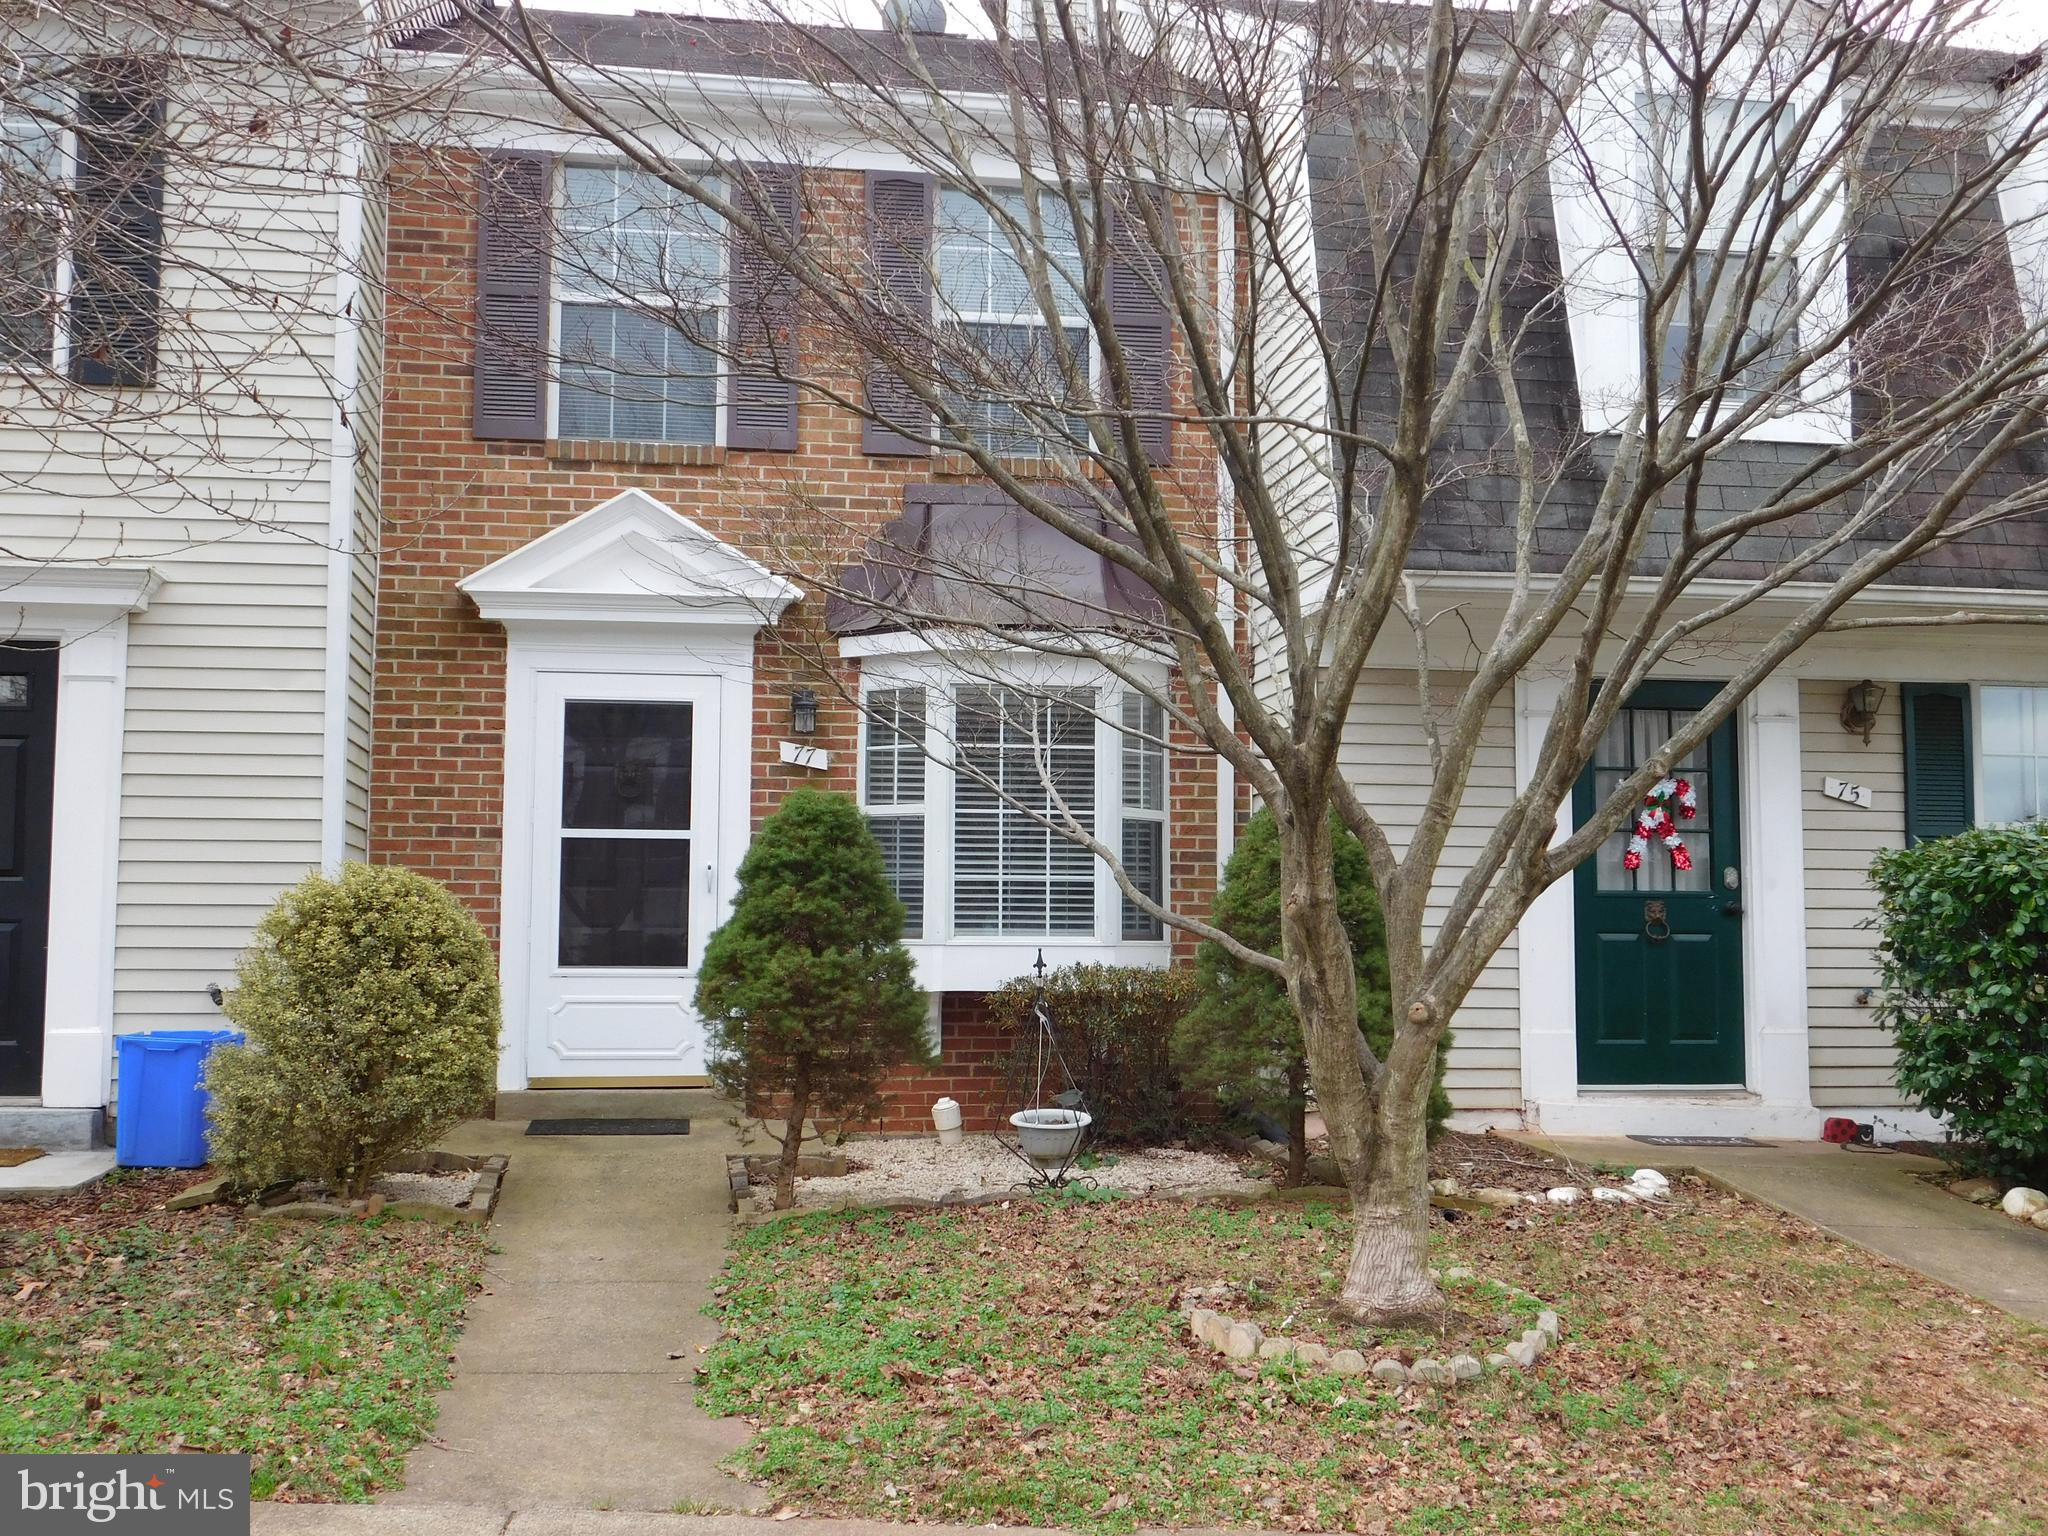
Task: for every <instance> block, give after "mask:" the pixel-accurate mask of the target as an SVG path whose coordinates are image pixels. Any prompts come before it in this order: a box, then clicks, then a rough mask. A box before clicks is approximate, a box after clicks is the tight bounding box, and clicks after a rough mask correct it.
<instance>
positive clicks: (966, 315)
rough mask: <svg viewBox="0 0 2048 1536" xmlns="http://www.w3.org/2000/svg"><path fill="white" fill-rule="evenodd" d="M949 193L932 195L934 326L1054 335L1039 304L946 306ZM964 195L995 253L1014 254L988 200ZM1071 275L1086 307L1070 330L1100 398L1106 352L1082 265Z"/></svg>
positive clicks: (1030, 453)
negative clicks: (1084, 288) (943, 266)
mask: <svg viewBox="0 0 2048 1536" xmlns="http://www.w3.org/2000/svg"><path fill="white" fill-rule="evenodd" d="M986 190H987V192H988V193H989V194H993V195H998V196H1000V195H1001V194H1003V193H1006V192H1016V193H1018V194H1019V195H1020V196H1021V195H1022V193H1023V190H1024V189H1023V186H1022V184H1021V183H1019V184H1017V185H1014V186H1012V185H1007V184H1006V185H1000V186H993V187H990V188H988V189H986ZM946 194H947V189H946V188H944V187H940V188H938V189H937V190H936V191H935V192H934V193H933V195H932V274H933V276H932V324H933V326H934V327H944V326H947V325H960V326H969V325H994V326H1008V327H1015V328H1022V327H1025V326H1029V327H1031V328H1033V329H1035V330H1039V331H1046V332H1050V330H1051V329H1052V327H1050V326H1048V325H1047V324H1046V321H1045V313H1044V311H1042V310H1040V309H1038V308H1037V307H1036V305H1035V304H1033V305H1032V306H1031V307H1030V308H1029V309H1028V310H1027V309H1018V310H996V309H981V310H967V309H955V308H953V307H952V306H950V305H949V304H947V303H946V301H945V299H944V297H943V296H942V295H941V293H940V285H939V282H938V267H939V242H940V238H941V231H942V230H943V229H944V228H945V214H944V209H945V203H946ZM963 195H965V196H967V197H968V200H969V202H970V203H972V204H973V206H974V207H976V208H978V209H980V210H981V211H982V213H983V215H984V217H986V218H987V219H988V222H989V231H988V238H989V240H990V242H991V244H992V246H993V248H994V249H995V250H996V251H997V252H998V254H999V255H1005V256H1006V255H1008V254H1010V250H1011V248H1010V245H1009V241H1008V237H1007V235H1005V234H1004V233H1003V231H1002V230H1001V229H999V228H998V227H997V225H996V221H995V216H994V214H992V213H990V212H989V211H988V206H987V204H986V203H985V202H984V201H982V200H981V199H980V198H976V197H974V196H972V195H971V194H963ZM1039 196H1040V200H1041V205H1043V204H1044V203H1047V202H1057V203H1058V204H1059V205H1060V206H1062V207H1064V206H1065V202H1064V197H1063V195H1062V194H1061V193H1060V192H1058V191H1057V190H1055V189H1046V190H1044V191H1041V192H1040V194H1039ZM1081 237H1082V231H1081V230H1079V229H1078V228H1077V229H1076V230H1075V231H1074V250H1075V258H1074V259H1075V261H1076V263H1078V262H1079V260H1080V250H1081ZM1068 275H1069V276H1070V277H1071V278H1072V279H1073V282H1072V287H1073V290H1074V294H1075V298H1076V302H1077V303H1080V304H1081V306H1082V308H1081V313H1080V314H1078V315H1076V316H1075V317H1074V321H1073V325H1072V326H1071V327H1069V328H1070V329H1078V330H1079V331H1081V333H1082V340H1081V345H1082V346H1083V347H1084V348H1086V349H1087V355H1088V388H1089V390H1090V392H1091V393H1094V394H1097V395H1099V394H1100V393H1101V389H1102V374H1103V360H1102V349H1101V348H1100V347H1099V346H1098V345H1097V344H1096V336H1095V326H1094V324H1093V322H1092V321H1090V319H1089V318H1088V312H1087V307H1086V301H1085V299H1084V298H1083V297H1082V296H1081V289H1080V277H1081V273H1080V271H1079V268H1078V266H1077V267H1076V268H1075V270H1074V271H1072V272H1071V273H1070V274H1068ZM1053 276H1054V280H1055V281H1057V280H1058V278H1059V273H1058V272H1057V271H1055V272H1054V274H1053ZM1044 442H1045V440H1044V439H1043V438H1040V439H1039V443H1040V446H1041V448H1042V446H1043V445H1044ZM1049 456H1050V455H1046V454H1044V453H1043V452H1041V451H1040V450H1039V449H1025V450H1021V451H1012V452H1011V453H1009V454H1006V455H1005V457H1009V458H1019V459H1023V458H1033V459H1035V458H1041V457H1049Z"/></svg>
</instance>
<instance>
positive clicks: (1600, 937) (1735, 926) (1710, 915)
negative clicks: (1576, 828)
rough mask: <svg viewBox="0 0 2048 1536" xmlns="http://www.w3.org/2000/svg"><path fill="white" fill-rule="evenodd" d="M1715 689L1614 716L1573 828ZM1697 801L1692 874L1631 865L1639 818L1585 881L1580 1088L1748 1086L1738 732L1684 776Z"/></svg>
mask: <svg viewBox="0 0 2048 1536" xmlns="http://www.w3.org/2000/svg"><path fill="white" fill-rule="evenodd" d="M1713 692H1714V690H1713V689H1712V688H1711V687H1710V686H1704V685H1699V684H1686V683H1654V684H1651V685H1649V686H1648V687H1646V688H1644V689H1643V690H1642V691H1641V692H1639V693H1638V694H1637V695H1636V696H1635V697H1634V698H1633V699H1631V700H1630V701H1629V705H1628V707H1627V708H1626V709H1623V710H1622V711H1621V712H1620V714H1619V715H1617V716H1616V718H1615V720H1614V723H1613V724H1612V725H1611V726H1610V727H1609V728H1608V731H1607V734H1606V736H1605V737H1603V738H1602V739H1601V742H1600V746H1599V750H1598V751H1596V752H1595V753H1594V756H1593V762H1592V765H1591V766H1590V767H1589V768H1588V769H1587V770H1586V773H1585V776H1584V777H1583V778H1581V779H1580V780H1579V784H1578V790H1577V793H1576V795H1575V797H1574V811H1575V817H1574V819H1575V820H1577V821H1580V822H1583V821H1585V820H1586V819H1587V818H1588V817H1589V816H1591V815H1592V813H1593V809H1594V806H1595V805H1596V804H1597V803H1598V801H1599V800H1600V799H1602V798H1604V797H1605V796H1607V795H1608V794H1610V793H1612V792H1613V790H1614V788H1615V786H1616V785H1618V784H1619V783H1621V781H1622V780H1623V779H1624V778H1625V777H1627V775H1628V774H1629V773H1630V772H1631V771H1632V770H1633V769H1635V768H1637V767H1638V766H1640V765H1641V764H1642V763H1643V761H1644V760H1645V759H1646V758H1648V757H1649V755H1650V754H1651V753H1653V752H1655V751H1656V750H1657V748H1658V747H1660V746H1662V745H1663V744H1664V742H1665V741H1666V740H1668V739H1669V737H1670V735H1671V732H1672V730H1673V728H1674V727H1675V726H1677V725H1680V724H1683V722H1684V721H1685V720H1686V719H1687V718H1689V717H1690V715H1691V714H1692V713H1693V711H1694V710H1696V709H1697V708H1698V707H1699V706H1700V705H1701V704H1703V703H1705V702H1706V701H1707V700H1708V699H1710V698H1711V697H1712V696H1713ZM1675 773H1676V775H1677V776H1678V777H1680V778H1683V779H1686V780H1688V781H1689V782H1690V783H1691V784H1692V786H1693V788H1694V790H1695V791H1696V792H1697V794H1698V796H1699V810H1698V813H1697V815H1696V816H1694V817H1693V818H1692V819H1691V820H1685V819H1680V820H1679V822H1678V828H1679V833H1680V835H1681V836H1682V837H1683V838H1684V839H1685V846H1686V851H1687V852H1688V853H1689V854H1690V855H1691V857H1692V861H1693V866H1692V868H1691V869H1690V870H1685V871H1680V870H1677V869H1675V868H1674V867H1673V866H1672V862H1671V854H1670V851H1669V850H1668V849H1666V848H1665V847H1664V845H1663V844H1662V843H1661V842H1660V841H1656V840H1652V841H1651V843H1650V845H1649V847H1648V849H1647V850H1645V851H1644V853H1643V858H1642V866H1641V867H1640V868H1639V869H1635V870H1630V869H1629V868H1627V867H1626V864H1625V858H1626V855H1627V853H1628V840H1629V833H1630V831H1631V830H1632V828H1633V825H1634V823H1633V818H1631V820H1630V822H1629V823H1627V824H1625V825H1624V826H1623V827H1622V829H1621V830H1620V831H1618V832H1616V833H1615V834H1614V835H1613V836H1612V837H1610V838H1608V839H1607V841H1606V842H1605V843H1603V844H1601V846H1600V850H1599V852H1598V853H1596V854H1595V855H1594V856H1593V857H1592V858H1590V859H1588V860H1587V861H1586V862H1585V863H1583V864H1581V865H1580V866H1579V868H1578V871H1577V873H1576V875H1575V876H1574V879H1575V881H1576V882H1577V883H1576V886H1575V888H1574V898H1575V902H1574V904H1575V906H1576V909H1577V915H1578V994H1579V996H1578V1010H1579V1081H1580V1082H1581V1083H1583V1084H1587V1085H1589V1086H1623V1085H1630V1086H1672V1087H1677V1086H1714V1087H1739V1086H1740V1085H1741V1083H1742V921H1741V918H1742V857H1741V837H1740V829H1739V828H1738V826H1737V820H1736V817H1737V810H1736V807H1737V797H1736V786H1735V727H1734V724H1733V722H1732V721H1731V722H1728V723H1724V724H1723V725H1722V726H1721V727H1720V728H1719V729H1718V730H1716V731H1715V732H1714V734H1713V735H1712V736H1711V737H1709V738H1708V739H1707V743H1706V745H1705V746H1704V747H1702V748H1700V749H1699V750H1698V751H1696V752H1695V753H1693V755H1692V756H1690V757H1689V758H1687V759H1686V760H1685V761H1684V762H1683V763H1682V764H1680V765H1679V767H1678V768H1677V769H1676V770H1675Z"/></svg>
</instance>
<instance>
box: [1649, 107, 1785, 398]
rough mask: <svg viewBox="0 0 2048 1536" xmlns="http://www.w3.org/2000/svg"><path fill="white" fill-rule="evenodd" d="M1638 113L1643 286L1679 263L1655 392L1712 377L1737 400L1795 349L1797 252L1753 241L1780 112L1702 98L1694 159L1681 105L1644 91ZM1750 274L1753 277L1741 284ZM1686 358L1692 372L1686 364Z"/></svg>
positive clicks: (1770, 189)
mask: <svg viewBox="0 0 2048 1536" xmlns="http://www.w3.org/2000/svg"><path fill="white" fill-rule="evenodd" d="M1643 115H1644V120H1645V121H1644V133H1643V139H1644V162H1645V172H1646V176H1645V179H1646V180H1647V182H1648V183H1649V185H1650V187H1651V189H1652V192H1651V195H1650V198H1649V200H1648V206H1647V207H1646V208H1645V209H1644V210H1643V217H1644V219H1645V221H1646V224H1647V226H1648V227H1647V229H1646V237H1647V248H1646V250H1645V253H1644V254H1645V258H1646V259H1645V260H1644V263H1643V265H1644V269H1645V271H1646V273H1647V274H1648V275H1649V276H1650V279H1651V282H1652V285H1653V286H1661V283H1662V280H1663V279H1664V277H1665V276H1666V275H1667V274H1669V273H1671V272H1674V271H1677V270H1679V268H1680V267H1681V265H1683V266H1684V267H1685V272H1684V278H1685V280H1684V281H1683V282H1681V283H1680V284H1679V286H1678V290H1677V292H1675V293H1674V294H1673V295H1672V297H1671V302H1670V305H1669V307H1668V309H1667V312H1666V324H1665V327H1664V333H1663V341H1662V347H1661V351H1660V355H1659V357H1658V360H1657V362H1658V367H1657V377H1658V380H1659V382H1660V384H1661V386H1662V389H1663V393H1664V394H1665V396H1666V397H1667V398H1668V397H1671V396H1674V395H1678V394H1680V393H1682V392H1686V391H1688V390H1703V389H1713V388H1716V387H1724V388H1725V398H1726V399H1728V400H1729V401H1730V402H1731V403H1734V404H1741V403H1744V402H1747V401H1748V400H1750V399H1752V398H1754V397H1755V396H1756V395H1757V394H1758V393H1759V392H1760V391H1762V390H1764V389H1765V388H1767V387H1768V386H1769V385H1770V384H1771V382H1772V381H1774V380H1777V379H1778V378H1780V377H1781V376H1782V374H1783V373H1784V371H1785V369H1786V368H1787V366H1788V365H1789V364H1790V363H1791V362H1792V360H1793V358H1794V357H1795V356H1797V354H1798V351H1799V298H1800V290H1799V262H1798V258H1797V255H1796V253H1795V252H1793V251H1789V250H1781V251H1776V252H1772V251H1770V250H1768V249H1766V248H1765V247H1764V245H1763V241H1764V238H1765V237H1764V234H1763V231H1764V230H1765V228H1766V227H1767V226H1768V225H1769V222H1770V214H1771V209H1772V204H1773V201H1774V196H1775V189H1776V186H1777V178H1778V176H1779V171H1780V162H1781V157H1782V154H1783V153H1784V151H1785V150H1786V147H1787V130H1789V128H1790V126H1791V123H1790V120H1789V119H1788V118H1786V117H1784V116H1782V115H1781V116H1780V117H1779V118H1778V119H1777V120H1775V121H1773V120H1771V118H1770V114H1769V109H1768V108H1767V107H1766V106H1764V105H1763V104H1760V103H1757V102H1748V101H1713V102H1708V103H1707V104H1706V107H1705V110H1704V111H1703V112H1702V113H1701V114H1700V120H1699V122H1698V124H1697V128H1698V132H1699V145H1698V149H1699V152H1700V155H1701V157H1702V158H1700V159H1696V158H1695V152H1694V144H1693V130H1694V127H1695V124H1694V123H1693V121H1692V113H1691V110H1690V108H1689V107H1688V106H1687V105H1685V104H1683V103H1680V102H1677V101H1674V100H1672V99H1670V98H1660V97H1656V96H1651V95H1647V94H1646V95H1645V96H1644V98H1643ZM1702 182H1704V183H1706V186H1707V190H1706V192H1705V193H1704V196H1703V195H1702V192H1701V183H1702ZM1696 215H1703V217H1701V218H1700V219H1699V220H1698V222H1700V223H1701V225H1702V228H1703V233H1702V235H1701V237H1700V239H1699V241H1698V243H1697V244H1696V245H1695V247H1694V249H1693V251H1692V253H1691V255H1690V256H1688V255H1687V253H1686V251H1685V249H1684V236H1685V233H1686V231H1687V230H1688V229H1689V228H1690V227H1691V226H1692V224H1693V223H1694V222H1695V216H1696ZM1759 263H1761V264H1762V267H1763V270H1762V271H1761V273H1758V272H1757V271H1756V268H1757V266H1758V264H1759ZM1752 276H1757V277H1758V278H1759V280H1758V281H1757V283H1756V284H1755V291H1754V292H1753V293H1752V292H1751V289H1750V279H1751V277H1752ZM1695 345H1697V347H1698V349H1699V350H1698V355H1697V357H1694V355H1693V349H1694V347H1695ZM1689 366H1690V367H1696V369H1697V372H1696V373H1692V374H1688V367H1689ZM1724 379H1725V381H1726V383H1725V386H1723V380H1724Z"/></svg>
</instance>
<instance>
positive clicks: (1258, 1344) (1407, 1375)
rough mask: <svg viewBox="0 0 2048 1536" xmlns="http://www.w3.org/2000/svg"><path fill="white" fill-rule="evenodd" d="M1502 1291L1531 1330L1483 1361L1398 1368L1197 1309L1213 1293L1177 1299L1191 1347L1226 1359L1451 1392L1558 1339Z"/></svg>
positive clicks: (1522, 1296) (1547, 1323)
mask: <svg viewBox="0 0 2048 1536" xmlns="http://www.w3.org/2000/svg"><path fill="white" fill-rule="evenodd" d="M1430 1278H1431V1279H1432V1280H1438V1279H1442V1280H1477V1279H1480V1278H1481V1276H1480V1275H1479V1274H1478V1272H1477V1271H1475V1270H1472V1269H1468V1268H1465V1267H1464V1266H1462V1265H1458V1266H1454V1267H1452V1268H1450V1269H1447V1270H1445V1271H1444V1272H1443V1273H1442V1274H1441V1275H1439V1274H1438V1273H1437V1272H1436V1271H1435V1270H1431V1271H1430ZM1490 1283H1491V1284H1494V1285H1498V1286H1499V1287H1500V1288H1501V1289H1502V1290H1503V1291H1505V1292H1507V1294H1508V1297H1509V1299H1510V1300H1524V1301H1533V1302H1535V1303H1536V1304H1537V1306H1538V1307H1539V1308H1541V1310H1540V1311H1539V1312H1538V1313H1537V1314H1536V1326H1535V1327H1534V1328H1525V1329H1523V1330H1522V1335H1521V1337H1520V1338H1518V1339H1514V1340H1512V1341H1510V1342H1509V1343H1507V1344H1504V1345H1502V1346H1501V1348H1500V1349H1498V1350H1496V1351H1494V1352H1492V1353H1490V1354H1488V1355H1487V1356H1486V1357H1485V1358H1484V1359H1483V1360H1482V1359H1481V1358H1479V1357H1478V1356H1477V1355H1472V1354H1456V1355H1452V1356H1451V1357H1450V1358H1449V1359H1448V1360H1436V1359H1432V1358H1429V1357H1427V1356H1425V1357H1424V1358H1422V1359H1420V1360H1418V1361H1416V1362H1415V1363H1414V1364H1413V1365H1404V1364H1403V1363H1402V1362H1401V1361H1399V1360H1396V1359H1393V1358H1392V1357H1391V1356H1390V1357H1388V1358H1385V1359H1380V1360H1374V1361H1372V1362H1371V1363H1369V1364H1368V1363H1367V1361H1366V1358H1365V1356H1364V1354H1363V1353H1361V1352H1360V1351H1358V1350H1355V1349H1337V1350H1333V1349H1331V1348H1329V1347H1328V1346H1327V1345H1323V1344H1317V1343H1314V1342H1312V1341H1310V1340H1307V1339H1296V1338H1291V1337H1288V1336H1287V1335H1285V1334H1273V1335H1270V1336H1269V1335H1268V1334H1267V1333H1266V1332H1265V1330H1264V1329H1262V1328H1260V1327H1259V1325H1258V1324H1257V1323H1255V1322H1252V1321H1251V1320H1250V1319H1249V1318H1247V1319H1245V1320H1243V1321H1238V1320H1237V1319H1234V1318H1231V1317H1228V1316H1225V1315H1224V1314H1223V1313H1221V1312H1219V1311H1217V1310H1216V1309H1215V1308H1213V1307H1207V1306H1203V1305H1202V1304H1201V1298H1202V1297H1203V1296H1208V1295H1213V1294H1214V1293H1215V1290H1217V1289H1227V1287H1212V1288H1210V1289H1206V1290H1202V1289H1198V1290H1194V1291H1190V1292H1188V1293H1187V1294H1186V1295H1184V1296H1183V1297H1182V1298H1181V1315H1182V1316H1183V1317H1185V1318H1186V1319H1187V1324H1188V1333H1189V1335H1190V1336H1191V1337H1192V1338H1193V1339H1194V1340H1195V1342H1196V1343H1198V1344H1201V1345H1203V1346H1204V1347H1206V1348H1208V1349H1211V1350H1213V1351H1215V1352H1216V1353H1217V1354H1219V1355H1222V1356H1223V1357H1224V1358H1225V1359H1226V1360H1236V1361H1244V1362H1253V1361H1259V1362H1263V1361H1267V1360H1287V1361H1292V1362H1294V1363H1295V1364H1296V1365H1299V1366H1305V1367H1307V1368H1308V1369H1310V1370H1319V1371H1328V1372H1330V1373H1332V1374H1334V1375H1338V1376H1366V1375H1370V1376H1372V1377H1373V1378H1374V1379H1375V1380H1378V1381H1383V1382H1385V1383H1386V1384H1387V1385H1388V1386H1391V1387H1405V1386H1407V1385H1409V1384H1410V1383H1411V1382H1412V1383H1414V1384H1416V1385H1418V1386H1427V1387H1454V1386H1456V1385H1458V1384H1459V1383H1460V1382H1466V1381H1477V1380H1478V1379H1479V1378H1480V1377H1482V1376H1484V1375H1486V1374H1487V1373H1488V1372H1490V1371H1493V1372H1498V1371H1502V1370H1505V1369H1507V1368H1508V1367H1509V1366H1514V1367H1516V1368H1518V1369H1520V1370H1525V1371H1526V1370H1532V1369H1534V1367H1535V1365H1536V1362H1537V1361H1538V1360H1541V1359H1542V1358H1543V1357H1544V1356H1545V1355H1546V1354H1548V1353H1549V1352H1550V1351H1551V1350H1553V1349H1555V1348H1556V1347H1557V1341H1558V1337H1559V1335H1560V1334H1561V1333H1562V1332H1563V1331H1564V1327H1563V1324H1562V1323H1561V1322H1559V1320H1558V1316H1557V1313H1556V1312H1555V1311H1554V1310H1553V1309H1552V1308H1551V1307H1550V1306H1548V1305H1547V1304H1546V1303H1545V1302H1544V1301H1543V1299H1542V1298H1541V1297H1539V1296H1534V1295H1531V1294H1530V1293H1529V1292H1528V1291H1524V1290H1521V1289H1519V1288H1517V1287H1515V1286H1512V1285H1509V1284H1507V1283H1506V1282H1505V1281H1500V1280H1495V1281H1492V1282H1490Z"/></svg>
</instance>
